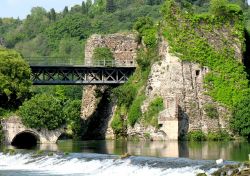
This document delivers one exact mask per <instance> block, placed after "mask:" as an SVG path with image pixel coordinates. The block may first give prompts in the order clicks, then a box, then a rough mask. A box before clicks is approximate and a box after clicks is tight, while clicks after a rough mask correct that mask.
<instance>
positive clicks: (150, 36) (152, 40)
mask: <svg viewBox="0 0 250 176" xmlns="http://www.w3.org/2000/svg"><path fill="white" fill-rule="evenodd" d="M142 35H143V37H142V39H143V42H144V44H145V45H146V47H149V48H152V47H155V46H156V45H157V31H156V29H155V28H151V29H146V30H144V31H143V34H142Z"/></svg>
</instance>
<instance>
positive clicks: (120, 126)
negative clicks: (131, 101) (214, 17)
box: [111, 106, 126, 136]
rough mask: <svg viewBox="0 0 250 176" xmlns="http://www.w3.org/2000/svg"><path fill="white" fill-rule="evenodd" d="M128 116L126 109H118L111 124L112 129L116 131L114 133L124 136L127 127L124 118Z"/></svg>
mask: <svg viewBox="0 0 250 176" xmlns="http://www.w3.org/2000/svg"><path fill="white" fill-rule="evenodd" d="M125 116H126V107H124V106H122V107H118V108H117V109H116V111H115V115H114V118H113V120H112V122H111V127H112V129H113V130H114V133H115V134H116V135H117V136H119V135H123V133H124V130H125V129H124V126H125V122H124V118H125Z"/></svg>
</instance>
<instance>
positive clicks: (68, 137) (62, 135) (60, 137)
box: [57, 133, 73, 142]
mask: <svg viewBox="0 0 250 176" xmlns="http://www.w3.org/2000/svg"><path fill="white" fill-rule="evenodd" d="M68 139H73V137H72V136H70V135H68V134H67V133H62V134H61V135H60V136H59V137H58V138H57V142H58V141H62V140H68Z"/></svg>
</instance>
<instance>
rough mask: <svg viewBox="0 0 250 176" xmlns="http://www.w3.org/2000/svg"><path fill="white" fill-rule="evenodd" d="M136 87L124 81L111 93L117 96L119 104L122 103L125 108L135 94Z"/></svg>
mask: <svg viewBox="0 0 250 176" xmlns="http://www.w3.org/2000/svg"><path fill="white" fill-rule="evenodd" d="M137 91H138V90H137V88H136V87H135V85H133V84H131V83H130V84H129V83H126V84H124V85H122V86H120V87H117V88H115V89H113V94H114V96H115V97H116V98H117V100H118V102H117V104H118V105H119V106H121V105H124V106H126V107H127V108H129V106H130V105H131V104H132V102H133V100H134V98H135V97H136V95H137Z"/></svg>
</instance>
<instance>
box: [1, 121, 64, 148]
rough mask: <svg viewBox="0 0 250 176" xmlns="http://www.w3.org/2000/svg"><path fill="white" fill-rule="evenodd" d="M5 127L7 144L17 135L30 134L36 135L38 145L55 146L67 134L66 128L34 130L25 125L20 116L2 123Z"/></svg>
mask: <svg viewBox="0 0 250 176" xmlns="http://www.w3.org/2000/svg"><path fill="white" fill-rule="evenodd" d="M1 124H2V126H3V132H4V139H5V142H6V143H7V144H11V142H12V141H13V139H14V138H15V137H16V135H18V134H20V133H23V132H29V133H31V134H34V135H35V136H36V137H37V138H38V141H37V142H38V143H41V144H55V143H56V142H57V140H58V138H59V136H60V135H61V134H62V133H64V132H65V130H64V128H60V129H56V130H47V129H39V130H37V129H32V128H27V127H25V126H24V125H23V123H22V121H21V119H20V118H19V117H18V116H12V117H9V118H8V119H5V120H3V121H2V122H1Z"/></svg>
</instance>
